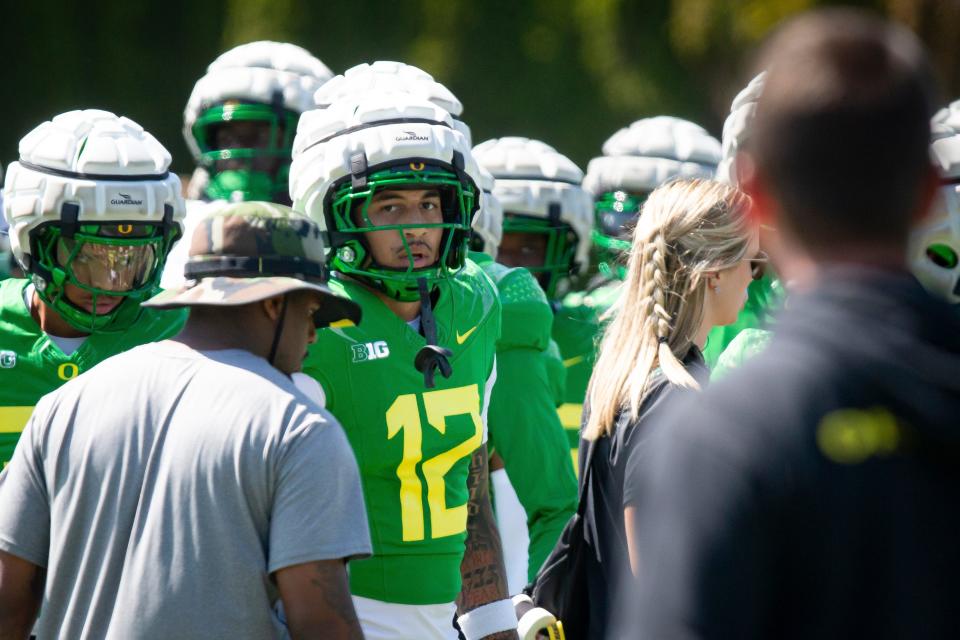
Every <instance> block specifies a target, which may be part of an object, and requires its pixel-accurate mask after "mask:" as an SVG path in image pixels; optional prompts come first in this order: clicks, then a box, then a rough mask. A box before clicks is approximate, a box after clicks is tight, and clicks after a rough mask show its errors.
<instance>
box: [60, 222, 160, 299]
mask: <svg viewBox="0 0 960 640" xmlns="http://www.w3.org/2000/svg"><path fill="white" fill-rule="evenodd" d="M154 233H155V229H154V227H152V226H150V225H135V224H118V225H103V226H102V227H101V229H100V230H98V232H97V233H95V234H91V233H83V232H81V233H77V234H75V235H74V236H73V237H69V238H65V237H61V238H59V240H58V241H57V263H58V264H59V265H60V266H61V267H62V268H63V269H64V271H66V273H67V276H68V279H69V280H70V281H71V282H73V283H74V284H76V285H78V286H80V287H82V288H84V289H89V290H91V291H95V292H100V293H114V294H123V293H130V292H134V291H139V290H141V289H144V288H146V287H149V286H151V285H152V284H153V281H154V275H155V274H156V273H157V270H158V269H159V267H160V264H159V263H160V260H159V255H158V248H159V245H160V243H161V242H162V241H163V239H162V238H161V237H156V236H154V235H153V234H154Z"/></svg>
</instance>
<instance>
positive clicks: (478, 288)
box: [304, 261, 500, 605]
mask: <svg viewBox="0 0 960 640" xmlns="http://www.w3.org/2000/svg"><path fill="white" fill-rule="evenodd" d="M330 287H331V288H332V289H334V290H335V291H338V292H340V293H343V294H345V295H347V296H348V297H350V298H352V299H354V300H356V301H357V302H358V303H359V304H360V306H361V308H362V309H363V320H362V322H361V323H360V325H359V326H351V325H346V326H336V327H331V328H329V329H323V330H321V331H319V332H318V334H317V341H316V343H314V344H313V345H312V346H311V347H310V350H309V354H308V357H307V360H306V361H305V363H304V372H305V373H307V374H308V375H311V376H313V377H314V378H315V379H316V380H317V381H318V382H319V383H320V385H321V386H322V387H323V391H324V395H325V397H326V401H327V409H329V410H330V412H331V413H333V415H334V416H336V417H337V419H338V420H339V421H340V424H341V425H342V426H343V429H344V431H345V432H346V434H347V438H348V439H349V441H350V444H351V446H352V448H353V452H354V455H355V456H356V458H357V463H358V466H359V468H360V474H361V481H362V484H363V495H364V502H365V506H366V509H367V518H368V522H369V526H370V537H371V540H372V542H373V556H372V557H371V558H367V559H364V560H358V561H354V562H351V563H350V590H351V593H353V594H354V595H357V596H362V597H366V598H371V599H375V600H381V601H384V602H393V603H399V604H413V605H417V604H440V603H449V602H453V601H454V600H455V599H456V597H457V595H458V594H459V592H460V562H461V560H462V559H463V553H464V542H465V540H466V525H467V500H468V489H467V477H468V475H469V467H470V457H471V455H472V454H473V452H474V451H476V450H477V448H479V447H480V446H481V445H482V443H483V441H484V437H485V426H484V423H483V413H484V407H485V406H486V404H487V397H488V395H489V388H488V380H490V379H491V374H493V366H494V357H495V350H496V342H497V340H498V339H499V337H500V303H499V300H498V299H497V294H496V289H495V288H494V286H493V283H492V282H491V281H490V279H489V278H488V277H487V276H486V275H484V274H483V272H482V271H480V269H479V267H477V266H476V265H475V264H473V263H472V262H470V261H468V262H467V266H466V267H465V268H464V269H463V270H462V271H461V272H460V273H459V274H458V275H457V276H455V277H453V278H448V279H446V280H442V281H440V283H439V285H438V287H439V297H438V299H437V302H436V304H435V306H434V316H435V319H436V323H437V338H438V342H439V344H440V345H441V346H443V347H445V348H448V349H450V351H451V352H452V355H451V357H450V364H451V366H452V368H453V373H452V374H451V376H450V377H449V378H444V377H442V376H440V375H439V374H438V375H437V377H436V386H435V387H434V388H432V389H427V388H426V387H425V386H424V381H423V374H421V373H420V372H419V371H417V370H416V369H415V368H414V365H413V362H414V358H415V356H416V354H417V352H418V351H419V350H420V349H421V348H422V347H423V346H424V345H425V344H426V341H425V340H424V338H423V336H422V335H420V333H419V332H417V331H415V330H414V329H413V328H411V326H410V325H408V324H407V323H406V322H404V321H403V320H401V319H400V318H398V317H397V316H396V315H395V314H394V313H393V312H392V311H390V309H389V308H387V307H386V306H385V305H384V304H383V302H382V301H381V300H380V299H379V298H377V297H376V296H375V295H374V294H373V293H372V292H371V291H370V290H368V289H366V288H365V287H363V286H362V285H360V284H358V283H356V282H352V281H347V280H344V281H338V280H333V281H331V284H330ZM321 463H322V462H321Z"/></svg>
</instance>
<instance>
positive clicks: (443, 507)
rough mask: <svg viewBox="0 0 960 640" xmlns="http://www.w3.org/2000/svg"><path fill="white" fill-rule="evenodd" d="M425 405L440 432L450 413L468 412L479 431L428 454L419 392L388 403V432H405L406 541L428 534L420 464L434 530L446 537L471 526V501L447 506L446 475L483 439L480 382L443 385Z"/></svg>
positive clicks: (427, 394)
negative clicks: (425, 455)
mask: <svg viewBox="0 0 960 640" xmlns="http://www.w3.org/2000/svg"><path fill="white" fill-rule="evenodd" d="M422 397H423V408H424V409H425V411H426V415H427V422H428V423H429V424H430V426H431V427H433V428H434V429H436V430H437V431H439V432H440V433H441V434H443V433H446V430H447V417H449V416H455V415H463V414H467V415H469V416H470V418H471V420H472V421H473V426H474V432H473V435H471V436H470V437H469V438H467V439H466V440H464V441H463V442H461V443H460V444H458V445H456V446H454V447H453V448H452V449H448V450H447V451H444V452H443V453H441V454H439V455H436V456H434V457H432V458H430V459H429V460H424V461H423V463H422V464H421V462H420V461H421V460H423V426H422V424H421V421H420V410H419V408H418V406H417V394H415V393H408V394H404V395H401V396H397V399H396V400H394V401H393V404H391V405H390V408H389V409H387V438H389V439H393V438H394V437H395V436H396V435H397V434H398V433H400V432H403V459H402V460H401V461H400V466H398V467H397V478H398V479H399V480H400V513H401V516H400V517H401V520H402V524H403V541H404V542H413V541H416V540H423V537H424V526H425V525H424V514H423V483H421V482H420V478H419V476H418V475H417V465H418V464H420V465H421V467H420V468H421V470H422V471H423V477H424V478H425V479H426V481H427V504H428V505H429V507H430V533H431V537H432V538H442V537H445V536H452V535H455V534H458V533H462V532H463V531H465V530H466V528H467V505H466V504H461V505H458V506H456V507H448V506H447V497H446V491H447V489H446V483H445V482H444V476H445V475H446V474H447V472H448V471H450V469H451V468H452V467H453V465H455V464H456V463H457V461H458V460H460V459H461V458H465V457H466V456H469V455H470V454H471V453H473V452H474V451H476V449H477V448H478V447H479V446H480V444H481V441H482V440H483V421H482V420H481V419H480V393H479V390H478V388H477V385H475V384H472V385H469V386H466V387H457V388H455V389H439V390H437V391H427V392H425V393H424V394H423V396H422Z"/></svg>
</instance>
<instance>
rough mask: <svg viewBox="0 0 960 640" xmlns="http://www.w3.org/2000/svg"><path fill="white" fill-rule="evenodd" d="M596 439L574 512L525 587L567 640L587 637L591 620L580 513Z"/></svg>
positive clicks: (586, 464)
mask: <svg viewBox="0 0 960 640" xmlns="http://www.w3.org/2000/svg"><path fill="white" fill-rule="evenodd" d="M596 446H597V441H596V440H593V441H592V442H590V448H589V449H588V450H587V459H586V462H585V463H584V465H583V478H582V482H581V483H580V491H579V495H578V502H577V511H576V513H574V514H573V515H572V516H571V517H570V520H569V521H568V522H567V526H565V527H564V528H563V532H562V533H561V534H560V538H559V540H557V544H556V545H554V547H553V551H551V552H550V555H549V556H547V559H546V560H544V562H543V566H542V567H540V571H539V572H538V573H537V577H536V578H534V580H533V582H532V583H531V584H530V585H528V586H527V588H526V589H525V590H524V591H526V592H527V594H528V595H529V596H530V598H531V599H532V600H533V602H534V604H535V605H536V606H538V607H542V608H544V609H546V610H547V611H549V612H550V613H552V614H553V615H555V616H556V617H557V619H558V620H560V621H561V622H562V623H563V631H564V635H565V636H566V638H567V640H579V639H580V638H586V637H587V630H588V629H589V622H590V619H589V618H590V613H589V612H590V605H589V593H588V590H587V576H586V562H585V558H586V554H588V553H592V551H591V550H590V549H589V548H588V547H587V540H586V536H585V535H584V530H583V527H584V523H583V514H584V511H585V510H586V504H587V500H586V497H587V486H588V485H589V484H590V467H591V463H592V461H593V451H594V449H596Z"/></svg>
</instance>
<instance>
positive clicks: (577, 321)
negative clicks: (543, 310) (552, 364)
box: [553, 280, 620, 468]
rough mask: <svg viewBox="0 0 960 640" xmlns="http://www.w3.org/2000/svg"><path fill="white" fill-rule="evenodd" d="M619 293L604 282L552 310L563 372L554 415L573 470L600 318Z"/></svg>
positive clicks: (615, 283)
mask: <svg viewBox="0 0 960 640" xmlns="http://www.w3.org/2000/svg"><path fill="white" fill-rule="evenodd" d="M619 292H620V282H619V281H618V280H611V281H607V282H605V283H604V284H601V285H599V286H596V287H594V288H592V289H590V290H589V291H575V292H572V293H569V294H567V296H566V297H565V298H564V299H563V301H562V303H560V304H559V305H555V306H556V315H555V316H554V319H553V339H554V340H555V341H556V342H557V346H558V347H559V348H560V357H561V362H562V364H563V368H564V369H565V371H566V386H565V389H564V395H563V402H562V403H561V404H560V406H559V407H558V409H557V411H558V412H559V414H560V422H561V424H563V428H564V429H565V430H566V432H567V440H568V442H569V444H570V453H571V456H572V458H573V461H574V462H573V466H574V468H576V466H577V462H576V461H577V457H578V455H579V453H578V452H579V446H580V419H581V416H582V413H583V400H584V398H585V397H586V395H587V385H588V384H589V383H590V376H591V375H592V374H593V363H594V362H595V360H596V357H597V347H598V345H599V342H600V338H601V337H602V333H603V325H602V321H601V318H602V317H603V314H604V313H605V312H606V311H607V310H608V309H609V308H610V307H611V306H612V305H613V304H614V302H616V299H617V296H618V295H619Z"/></svg>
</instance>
